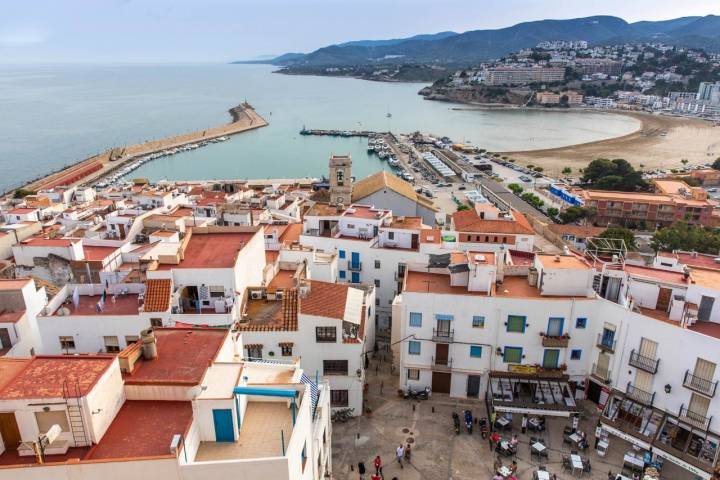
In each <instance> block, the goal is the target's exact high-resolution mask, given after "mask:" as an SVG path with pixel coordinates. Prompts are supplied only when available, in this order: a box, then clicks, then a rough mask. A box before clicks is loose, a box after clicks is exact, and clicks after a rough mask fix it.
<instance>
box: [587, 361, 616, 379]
mask: <svg viewBox="0 0 720 480" xmlns="http://www.w3.org/2000/svg"><path fill="white" fill-rule="evenodd" d="M591 373H592V375H593V376H594V377H596V378H598V379H600V380H602V381H604V382H607V381H609V380H610V373H611V372H610V369H609V368H602V367H598V365H597V364H596V363H593V366H592V372H591Z"/></svg>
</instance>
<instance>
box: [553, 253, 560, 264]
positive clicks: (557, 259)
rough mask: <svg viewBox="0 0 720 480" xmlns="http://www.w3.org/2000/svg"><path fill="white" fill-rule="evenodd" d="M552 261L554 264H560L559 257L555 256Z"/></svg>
mask: <svg viewBox="0 0 720 480" xmlns="http://www.w3.org/2000/svg"><path fill="white" fill-rule="evenodd" d="M554 261H555V263H560V255H555V258H554Z"/></svg>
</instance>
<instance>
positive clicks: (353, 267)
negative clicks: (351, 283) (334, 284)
mask: <svg viewBox="0 0 720 480" xmlns="http://www.w3.org/2000/svg"><path fill="white" fill-rule="evenodd" d="M347 265H348V266H347V269H348V270H350V271H351V272H359V271H361V270H362V262H353V261H352V260H348V262H347Z"/></svg>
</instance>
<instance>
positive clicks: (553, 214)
mask: <svg viewBox="0 0 720 480" xmlns="http://www.w3.org/2000/svg"><path fill="white" fill-rule="evenodd" d="M545 212H546V213H547V214H548V216H549V217H550V218H555V217H557V215H558V213H560V210H558V209H557V208H555V207H549V208H548V209H547V210H546V211H545Z"/></svg>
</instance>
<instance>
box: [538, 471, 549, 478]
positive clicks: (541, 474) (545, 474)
mask: <svg viewBox="0 0 720 480" xmlns="http://www.w3.org/2000/svg"><path fill="white" fill-rule="evenodd" d="M535 479H536V480H550V472H546V471H545V470H536V471H535Z"/></svg>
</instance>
